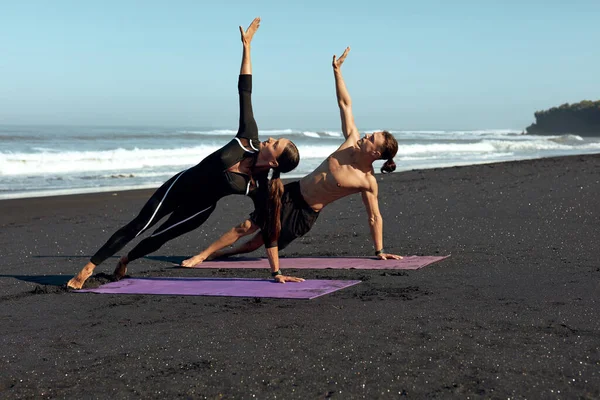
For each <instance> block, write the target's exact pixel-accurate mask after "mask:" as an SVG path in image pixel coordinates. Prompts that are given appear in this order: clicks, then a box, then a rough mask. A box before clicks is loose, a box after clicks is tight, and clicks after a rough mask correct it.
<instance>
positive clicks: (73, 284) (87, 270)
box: [67, 262, 96, 289]
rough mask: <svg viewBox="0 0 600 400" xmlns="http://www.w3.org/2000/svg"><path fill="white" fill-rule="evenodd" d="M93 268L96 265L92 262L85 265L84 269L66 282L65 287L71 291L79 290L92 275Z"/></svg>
mask: <svg viewBox="0 0 600 400" xmlns="http://www.w3.org/2000/svg"><path fill="white" fill-rule="evenodd" d="M94 268H96V265H95V264H94V263H92V262H89V263H87V264H85V267H83V269H82V270H81V271H79V273H78V274H77V275H75V276H74V277H73V278H72V279H71V280H70V281H69V282H67V287H70V288H71V289H81V288H82V287H83V284H84V283H85V281H86V280H87V279H88V278H89V277H90V276H92V274H93V273H94Z"/></svg>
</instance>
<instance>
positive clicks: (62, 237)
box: [0, 154, 600, 399]
mask: <svg viewBox="0 0 600 400" xmlns="http://www.w3.org/2000/svg"><path fill="white" fill-rule="evenodd" d="M377 179H378V182H379V204H380V209H381V213H382V215H383V218H384V245H385V249H386V251H387V252H390V253H396V254H400V255H450V257H449V258H447V259H445V260H443V261H440V262H438V263H434V264H432V265H430V266H427V267H425V268H423V269H420V270H416V271H385V270H292V269H286V261H288V260H286V258H290V257H309V256H365V255H371V254H373V252H374V249H373V247H372V242H371V238H370V234H369V228H368V226H367V217H366V213H365V210H364V206H363V204H362V200H361V197H360V196H359V195H355V196H351V197H348V198H344V199H342V200H339V201H338V202H335V203H333V204H331V205H329V206H328V207H326V208H325V209H324V210H323V211H322V214H321V215H320V217H319V219H318V221H317V223H316V225H315V226H314V227H313V229H312V230H311V232H310V233H309V234H308V235H306V236H305V237H304V238H301V239H299V240H297V241H295V242H293V243H292V244H291V245H290V246H289V247H288V248H286V249H285V250H284V251H282V252H281V256H282V260H281V268H282V270H283V271H285V273H287V274H290V275H295V276H301V277H303V278H306V279H311V278H312V279H316V278H318V279H349V280H352V279H358V280H361V281H362V282H361V283H360V284H358V285H355V286H352V287H349V288H346V289H343V290H340V291H337V292H334V293H332V294H329V295H325V296H322V297H319V298H317V299H313V300H280V299H279V300H278V299H255V298H234V297H198V296H144V295H98V294H90V293H76V292H74V291H70V290H66V289H65V288H64V287H63V286H62V285H61V284H64V283H65V282H66V281H67V280H68V279H70V278H71V277H72V276H73V275H74V274H76V273H77V272H78V271H79V270H80V269H81V267H83V265H84V264H85V263H86V262H87V261H88V259H89V257H90V256H91V255H92V254H93V253H94V252H95V251H96V250H97V249H98V248H99V247H100V246H101V245H102V244H103V243H104V242H105V241H106V240H107V239H108V237H109V236H110V235H111V234H112V233H113V232H114V231H115V230H116V229H117V228H119V227H120V226H122V225H123V224H125V223H127V222H128V221H129V220H130V219H132V218H133V217H134V216H135V215H136V214H137V212H138V211H139V210H140V208H141V206H142V205H143V204H144V202H145V201H146V200H147V199H148V197H149V196H150V195H151V193H152V190H132V191H120V192H103V193H97V194H79V195H70V196H55V197H40V198H22V199H8V200H0V209H1V211H2V212H1V213H0V228H1V229H0V252H1V253H2V256H3V257H2V258H3V265H2V267H1V269H0V271H1V272H0V321H1V328H0V398H107V397H111V398H114V399H120V398H208V399H254V398H257V399H275V398H277V399H324V398H338V399H348V398H350V399H353V398H367V399H378V398H381V399H388V398H404V397H406V398H444V399H445V398H461V399H464V398H582V399H593V398H599V397H600V319H599V318H598V315H600V302H599V299H600V283H599V282H600V261H599V260H600V257H599V250H600V246H599V245H598V243H600V228H599V227H600V155H598V154H596V155H576V156H567V157H556V158H543V159H536V160H524V161H511V162H504V163H494V164H484V165H473V166H461V167H451V168H436V169H426V170H412V171H403V172H396V173H393V174H389V175H377ZM251 207H252V202H251V201H250V199H249V198H245V197H242V196H230V197H228V198H225V199H223V200H221V201H220V202H219V204H218V207H217V210H216V211H215V212H214V213H213V215H212V216H211V217H210V219H209V220H208V221H207V222H206V223H205V224H204V225H203V226H202V227H201V228H199V229H198V230H196V231H194V232H192V233H189V234H187V235H185V236H183V237H180V238H177V239H175V240H173V241H171V242H169V243H168V244H166V245H165V246H164V247H163V248H161V249H160V250H158V251H157V252H156V253H154V254H152V255H151V256H149V257H147V258H144V259H140V260H137V261H136V262H134V263H132V264H131V265H130V267H129V271H128V274H129V275H130V276H132V277H254V278H263V277H268V276H269V275H268V269H267V268H268V265H267V263H266V262H265V269H264V270H232V269H231V270H227V269H224V270H192V269H181V268H174V267H173V261H174V260H178V259H181V258H184V257H188V256H191V255H194V254H196V253H197V252H199V251H200V250H202V248H203V247H204V246H206V245H208V244H209V243H210V242H211V241H212V240H214V239H216V238H217V237H218V236H219V235H220V234H221V233H223V232H224V231H225V230H226V229H228V228H229V227H231V226H234V225H235V224H237V223H239V222H241V221H243V220H244V219H245V218H246V216H247V215H248V214H249V212H250V211H251ZM138 240H139V239H138ZM133 243H137V240H136V241H135V242H133ZM130 248H131V244H130V245H129V246H128V247H127V248H126V249H125V250H128V249H130ZM262 254H263V251H257V252H255V253H253V255H255V256H261V255H262ZM116 260H117V258H116V257H114V258H112V259H109V260H107V262H105V263H104V264H102V265H100V266H98V267H97V268H96V271H95V275H94V276H93V277H92V278H91V279H90V280H89V281H88V285H89V286H94V285H96V286H97V285H99V284H101V283H103V282H106V281H108V279H107V278H106V277H105V276H103V275H102V274H110V273H112V271H113V269H114V267H115V264H116ZM288 284H291V283H288Z"/></svg>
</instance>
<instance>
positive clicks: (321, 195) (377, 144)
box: [181, 47, 402, 267]
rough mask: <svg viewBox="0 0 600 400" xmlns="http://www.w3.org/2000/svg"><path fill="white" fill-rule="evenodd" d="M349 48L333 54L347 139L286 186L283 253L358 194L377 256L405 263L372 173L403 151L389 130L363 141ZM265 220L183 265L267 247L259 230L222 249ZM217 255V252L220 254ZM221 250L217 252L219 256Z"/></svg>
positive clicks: (390, 166) (256, 219) (390, 167)
mask: <svg viewBox="0 0 600 400" xmlns="http://www.w3.org/2000/svg"><path fill="white" fill-rule="evenodd" d="M349 51H350V48H349V47H348V48H346V50H345V51H344V54H342V56H341V57H339V58H337V59H336V56H335V55H334V56H333V62H332V65H333V74H334V77H335V88H336V95H337V100H338V105H339V108H340V114H341V120H342V132H343V134H344V138H345V139H346V140H345V141H344V143H343V144H342V145H341V146H340V147H339V148H338V149H337V150H336V151H335V152H333V153H332V154H331V155H330V156H329V157H327V159H325V161H323V163H322V164H321V165H320V166H319V167H318V168H317V169H315V170H314V171H313V172H312V173H310V174H308V175H307V176H305V177H304V178H302V179H301V180H300V181H296V182H291V183H288V184H287V185H285V189H284V190H285V192H284V195H283V198H282V208H281V234H280V236H279V240H278V245H279V249H283V248H285V247H286V246H287V245H288V244H289V243H291V242H292V241H293V240H294V239H296V238H298V237H301V236H303V235H305V234H306V233H307V232H308V231H309V230H310V229H311V227H312V225H313V224H314V223H315V222H316V220H317V217H318V216H319V212H320V211H321V210H322V209H323V208H324V207H325V206H326V205H328V204H329V203H331V202H334V201H336V200H338V199H341V198H342V197H346V196H348V195H351V194H354V193H359V192H360V193H361V194H362V199H363V203H364V205H365V208H366V211H367V214H368V216H369V228H370V230H371V236H372V238H373V245H374V247H375V256H376V257H378V258H379V259H381V260H386V259H401V258H402V257H400V256H398V255H395V254H389V253H386V252H385V251H384V249H383V220H382V218H381V214H380V212H379V203H378V200H377V192H378V188H377V179H376V178H375V173H374V171H373V162H374V161H375V160H381V159H383V160H387V161H386V162H385V164H384V165H383V167H382V168H381V172H384V173H385V172H392V171H394V170H395V169H396V164H395V163H394V161H393V158H394V156H395V155H396V152H397V151H398V142H397V141H396V139H395V138H394V136H393V135H392V134H390V133H389V132H387V131H382V132H373V133H371V134H365V136H364V137H362V138H361V137H360V134H359V132H358V130H357V128H356V125H355V123H354V117H353V116H352V101H351V99H350V94H349V93H348V90H347V89H346V85H345V83H344V79H343V77H342V71H341V66H342V63H343V62H344V60H345V59H346V56H347V55H348V52H349ZM262 218H263V216H261V215H260V213H259V212H257V211H254V212H253V213H252V214H251V216H250V218H249V219H247V220H246V221H244V222H242V223H241V224H240V225H238V226H236V227H234V228H232V229H231V230H230V231H228V232H227V233H225V234H224V235H223V236H221V237H220V238H219V239H217V240H216V241H215V242H214V243H212V244H211V245H210V246H208V247H207V248H206V249H205V250H203V251H202V252H201V253H199V254H197V255H196V256H194V257H192V258H189V259H187V260H185V261H183V262H182V263H181V265H182V266H184V267H193V266H195V265H198V264H200V263H202V262H203V261H204V260H206V259H213V258H218V257H224V256H230V255H234V254H242V253H249V252H251V251H254V250H256V249H258V248H259V247H260V246H262V245H263V238H262V236H261V234H260V232H258V233H256V234H255V235H254V237H253V238H252V239H251V240H249V241H248V242H246V243H244V244H242V245H240V246H238V247H234V248H232V249H229V250H223V251H218V250H221V249H223V248H225V247H227V246H229V245H232V244H233V243H235V242H236V241H237V240H238V239H240V238H242V237H243V236H246V235H250V234H252V233H254V232H256V231H257V230H259V229H260V228H259V227H260V221H262ZM217 251H218V252H217ZM215 252H216V253H215Z"/></svg>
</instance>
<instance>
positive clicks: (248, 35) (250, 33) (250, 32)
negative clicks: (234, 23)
mask: <svg viewBox="0 0 600 400" xmlns="http://www.w3.org/2000/svg"><path fill="white" fill-rule="evenodd" d="M259 26H260V17H256V18H254V20H253V21H252V22H251V23H250V26H248V29H246V31H244V28H242V27H241V26H240V33H241V35H242V43H244V44H245V45H249V44H250V42H251V41H252V37H254V34H255V33H256V31H257V30H258V27H259Z"/></svg>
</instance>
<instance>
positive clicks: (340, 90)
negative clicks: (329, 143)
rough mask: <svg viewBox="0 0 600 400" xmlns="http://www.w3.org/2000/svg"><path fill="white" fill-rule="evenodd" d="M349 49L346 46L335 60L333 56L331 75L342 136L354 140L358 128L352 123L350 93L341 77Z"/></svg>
mask: <svg viewBox="0 0 600 400" xmlns="http://www.w3.org/2000/svg"><path fill="white" fill-rule="evenodd" d="M349 51H350V47H346V50H344V54H342V55H341V57H340V58H338V59H337V60H336V57H335V55H334V56H333V62H332V63H331V65H332V66H333V76H334V77H335V94H336V96H337V101H338V106H339V107H340V117H341V119H342V132H343V133H344V138H345V139H348V138H349V137H353V138H355V139H356V140H358V139H359V134H358V130H357V129H356V125H355V124H354V116H353V115H352V99H351V98H350V93H348V89H346V83H345V82H344V78H343V77H342V64H343V63H344V60H345V59H346V56H347V55H348V52H349Z"/></svg>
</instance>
